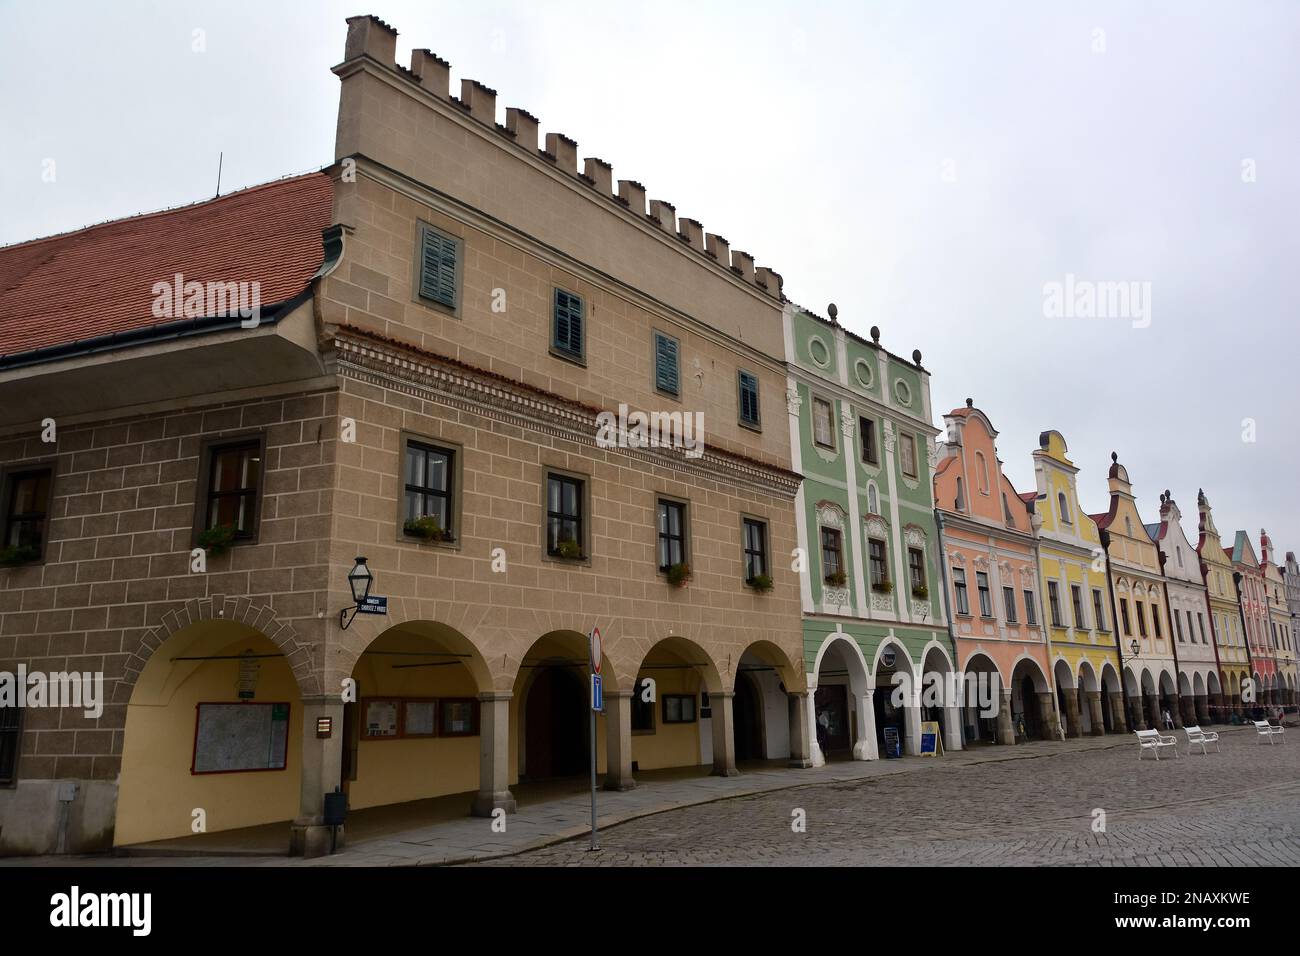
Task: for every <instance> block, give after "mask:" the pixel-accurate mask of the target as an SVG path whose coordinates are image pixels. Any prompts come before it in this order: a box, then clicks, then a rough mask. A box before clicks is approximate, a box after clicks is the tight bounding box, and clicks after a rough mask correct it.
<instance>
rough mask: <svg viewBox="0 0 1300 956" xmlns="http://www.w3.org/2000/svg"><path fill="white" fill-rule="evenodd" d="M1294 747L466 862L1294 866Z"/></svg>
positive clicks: (742, 805) (1064, 760) (751, 814)
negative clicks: (1099, 824)
mask: <svg viewBox="0 0 1300 956" xmlns="http://www.w3.org/2000/svg"><path fill="white" fill-rule="evenodd" d="M1181 736H1182V735H1181V734H1180V735H1179V737H1180V738H1181ZM1297 744H1300V741H1292V742H1291V743H1289V744H1283V745H1281V746H1268V745H1261V744H1257V742H1256V735H1255V734H1254V733H1251V732H1249V731H1234V732H1230V733H1226V734H1224V736H1223V740H1222V753H1214V752H1213V745H1211V747H1210V750H1211V752H1210V754H1209V755H1208V756H1202V755H1201V754H1200V753H1199V752H1198V753H1196V754H1194V755H1192V756H1186V755H1184V756H1183V757H1181V758H1180V759H1177V760H1173V759H1168V758H1167V757H1166V758H1163V759H1161V760H1160V761H1159V762H1158V763H1157V762H1156V761H1155V760H1153V759H1151V757H1150V755H1147V756H1146V757H1144V758H1143V759H1142V760H1141V761H1140V762H1139V760H1138V758H1137V747H1136V745H1129V746H1122V747H1114V748H1109V749H1104V750H1089V751H1082V752H1072V753H1062V754H1059V755H1056V756H1044V757H1041V758H1037V759H1029V760H1026V759H1013V760H1005V761H996V762H985V763H980V764H975V765H967V766H951V767H940V768H936V771H935V772H932V773H921V774H918V773H910V774H900V775H896V776H890V777H876V778H867V779H863V780H858V781H853V782H848V783H838V784H822V785H813V786H807V787H799V788H796V789H791V790H783V791H780V792H776V793H768V794H762V795H757V796H751V797H742V798H737V799H731V800H722V801H718V802H715V803H709V804H704V805H701V806H695V807H689V808H686V809H681V810H672V811H669V812H666V813H661V814H657V815H655V816H650V817H644V818H641V819H639V820H635V821H632V822H629V823H625V824H621V825H619V826H617V827H614V828H612V829H610V830H608V831H606V832H605V833H604V834H603V835H602V837H601V848H600V849H599V850H597V851H595V852H589V851H588V850H587V847H586V842H585V840H575V841H570V842H568V843H562V844H558V845H555V846H551V847H547V848H544V849H541V850H536V851H533V852H529V853H525V854H521V855H518V856H513V857H507V858H502V859H497V860H492V861H487V862H485V863H483V864H478V865H489V866H521V865H545V866H632V865H635V866H676V865H686V866H709V865H746V866H762V865H795V866H799V865H861V864H869V865H872V866H905V865H909V864H911V865H918V864H919V865H939V866H943V865H955V866H963V865H996V866H1010V865H1057V866H1060V865H1079V866H1198V865H1199V866H1256V865H1276V866H1296V865H1300V814H1297V801H1298V800H1300V746H1298V745H1297ZM1180 749H1184V750H1185V744H1184V745H1182V747H1181V748H1180ZM796 810H802V811H804V813H805V814H806V822H807V827H806V831H805V832H802V833H798V832H794V829H793V827H792V823H793V822H794V820H795V817H794V813H795V811H796ZM1098 810H1101V811H1104V812H1105V821H1104V822H1105V830H1104V832H1094V830H1093V821H1094V814H1095V813H1096V811H1098Z"/></svg>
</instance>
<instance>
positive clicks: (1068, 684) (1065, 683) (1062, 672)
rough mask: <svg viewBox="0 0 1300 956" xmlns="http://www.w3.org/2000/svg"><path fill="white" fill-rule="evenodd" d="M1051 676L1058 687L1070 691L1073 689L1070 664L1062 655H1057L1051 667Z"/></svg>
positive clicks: (1073, 683)
mask: <svg viewBox="0 0 1300 956" xmlns="http://www.w3.org/2000/svg"><path fill="white" fill-rule="evenodd" d="M1052 677H1053V678H1054V679H1055V680H1056V686H1057V688H1058V689H1063V690H1069V691H1072V690H1074V689H1075V682H1074V674H1073V673H1072V672H1071V670H1070V664H1069V662H1068V661H1066V659H1065V658H1064V657H1058V658H1057V659H1056V664H1055V666H1054V667H1053V668H1052Z"/></svg>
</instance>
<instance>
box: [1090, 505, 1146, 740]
mask: <svg viewBox="0 0 1300 956" xmlns="http://www.w3.org/2000/svg"><path fill="white" fill-rule="evenodd" d="M1099 537H1100V538H1101V550H1102V553H1104V554H1105V555H1106V592H1107V593H1108V594H1109V595H1110V620H1111V627H1112V628H1113V629H1114V632H1115V656H1116V658H1118V660H1119V673H1117V674H1116V675H1115V676H1116V677H1118V678H1119V701H1120V706H1121V707H1123V708H1124V720H1125V722H1126V723H1127V722H1128V718H1129V713H1128V692H1127V690H1126V689H1125V687H1124V633H1123V632H1122V631H1121V630H1120V629H1119V604H1118V603H1117V602H1116V601H1115V578H1114V576H1112V575H1111V573H1110V571H1111V568H1110V532H1109V531H1107V530H1106V529H1104V528H1101V529H1099ZM1103 689H1104V688H1103ZM1141 693H1142V688H1141V687H1139V688H1138V694H1139V695H1140V694H1141Z"/></svg>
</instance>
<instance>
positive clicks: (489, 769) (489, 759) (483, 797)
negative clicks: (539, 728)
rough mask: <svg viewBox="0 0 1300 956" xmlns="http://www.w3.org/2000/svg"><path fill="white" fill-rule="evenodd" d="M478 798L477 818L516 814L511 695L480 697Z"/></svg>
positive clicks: (475, 801) (476, 805) (503, 693)
mask: <svg viewBox="0 0 1300 956" xmlns="http://www.w3.org/2000/svg"><path fill="white" fill-rule="evenodd" d="M478 701H479V704H478V795H477V796H476V797H475V798H474V809H473V814H474V816H476V817H490V816H492V811H493V810H504V811H505V812H506V813H514V812H515V798H514V795H513V794H512V793H511V792H510V692H509V691H488V692H486V693H483V694H479V695H478Z"/></svg>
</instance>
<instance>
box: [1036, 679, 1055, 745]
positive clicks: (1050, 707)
mask: <svg viewBox="0 0 1300 956" xmlns="http://www.w3.org/2000/svg"><path fill="white" fill-rule="evenodd" d="M1037 696H1038V722H1039V724H1040V726H1042V727H1043V728H1044V732H1045V734H1046V736H1047V739H1048V740H1060V739H1061V721H1060V719H1059V718H1058V717H1057V716H1056V707H1055V703H1056V702H1055V701H1054V700H1052V692H1051V691H1044V692H1043V693H1041V694H1038V695H1037Z"/></svg>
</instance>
